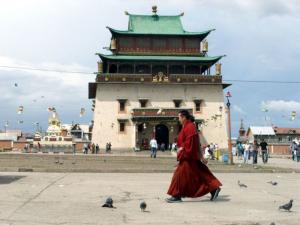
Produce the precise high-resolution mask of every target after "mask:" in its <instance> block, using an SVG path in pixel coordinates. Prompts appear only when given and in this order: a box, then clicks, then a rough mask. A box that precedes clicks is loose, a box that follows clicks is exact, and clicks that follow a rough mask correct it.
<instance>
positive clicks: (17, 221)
mask: <svg viewBox="0 0 300 225" xmlns="http://www.w3.org/2000/svg"><path fill="white" fill-rule="evenodd" d="M216 176H217V177H218V178H219V179H220V180H221V181H222V183H223V187H222V191H221V193H220V196H219V198H218V200H217V201H216V202H210V201H209V196H204V197H202V198H199V199H184V202H182V203H179V204H168V203H166V202H165V201H164V199H165V198H166V197H168V196H167V195H166V191H167V189H168V185H169V183H170V180H171V177H172V173H20V172H19V173H18V172H0V199H1V201H0V224H1V225H9V224H10V225H52V224H53V225H54V224H64V225H70V224H74V225H83V224H86V225H92V224H93V225H94V224H95V225H96V224H136V225H142V224H149V225H150V224H153V225H154V224H155V225H158V224H159V225H160V224H169V225H171V224H172V225H177V224H178V225H179V224H204V225H250V224H251V225H269V224H270V223H271V222H275V224H276V225H299V224H300V222H299V221H300V194H299V193H300V192H299V187H300V174H299V173H284V174H282V173H220V174H216ZM238 180H240V181H241V182H242V183H245V184H247V185H248V188H240V187H239V186H238V185H237V181H238ZM271 180H272V181H277V182H278V185H277V186H272V185H271V184H268V183H267V181H271ZM108 196H111V197H112V198H113V200H114V206H115V207H116V208H115V209H109V208H102V207H101V204H103V202H104V201H105V199H106V198H107V197H108ZM291 198H292V199H294V206H293V208H292V211H291V212H282V211H279V210H278V206H279V205H281V204H284V203H286V202H288V201H289V199H291ZM142 200H145V201H146V203H147V204H148V207H147V210H148V212H144V213H143V212H141V211H140V209H139V204H140V202H141V201H142Z"/></svg>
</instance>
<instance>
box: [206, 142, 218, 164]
mask: <svg viewBox="0 0 300 225" xmlns="http://www.w3.org/2000/svg"><path fill="white" fill-rule="evenodd" d="M217 149H219V146H218V144H214V143H211V144H209V145H206V146H204V148H203V154H204V158H205V159H212V160H214V159H215V151H216V150H217Z"/></svg>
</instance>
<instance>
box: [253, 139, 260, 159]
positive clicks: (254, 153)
mask: <svg viewBox="0 0 300 225" xmlns="http://www.w3.org/2000/svg"><path fill="white" fill-rule="evenodd" d="M258 149H259V145H258V143H257V141H256V140H255V141H254V143H253V164H257V155H258Z"/></svg>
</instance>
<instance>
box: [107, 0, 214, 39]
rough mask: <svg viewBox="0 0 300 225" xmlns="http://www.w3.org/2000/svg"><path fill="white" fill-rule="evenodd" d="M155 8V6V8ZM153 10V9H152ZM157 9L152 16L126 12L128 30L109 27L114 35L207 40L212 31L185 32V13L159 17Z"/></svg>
mask: <svg viewBox="0 0 300 225" xmlns="http://www.w3.org/2000/svg"><path fill="white" fill-rule="evenodd" d="M154 7H155V6H154ZM152 9H153V8H152ZM156 12H157V9H156V7H155V9H153V14H152V15H136V14H131V13H128V12H125V14H126V15H128V16H129V21H128V30H123V31H122V30H116V29H113V28H110V27H107V28H108V29H109V30H110V31H111V32H112V33H119V34H147V35H149V34H155V35H192V36H193V35H194V36H202V37H203V38H205V37H206V36H207V35H208V34H209V33H210V32H211V31H213V30H214V29H211V30H207V31H204V32H189V31H186V30H184V28H183V26H182V22H181V17H182V16H183V15H184V14H183V13H181V14H179V15H170V16H166V15H158V14H157V13H156Z"/></svg>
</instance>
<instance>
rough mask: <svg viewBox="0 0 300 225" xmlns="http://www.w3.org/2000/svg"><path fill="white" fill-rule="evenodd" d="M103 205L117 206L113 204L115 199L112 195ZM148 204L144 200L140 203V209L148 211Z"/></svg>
mask: <svg viewBox="0 0 300 225" xmlns="http://www.w3.org/2000/svg"><path fill="white" fill-rule="evenodd" d="M102 207H107V208H116V207H114V206H113V200H112V198H111V197H108V198H107V199H106V201H105V203H104V204H103V205H102ZM146 208H147V204H146V202H145V201H142V202H141V203H140V209H141V211H142V212H146Z"/></svg>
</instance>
